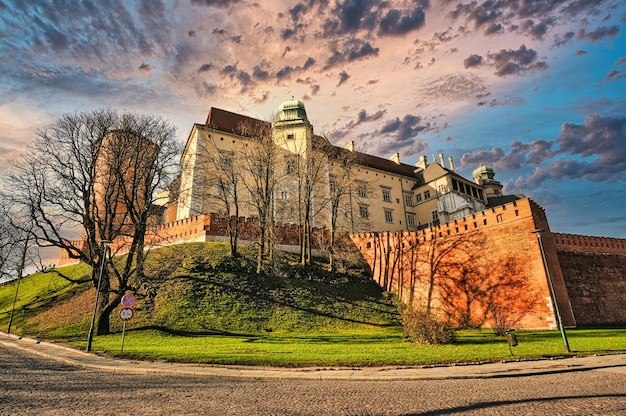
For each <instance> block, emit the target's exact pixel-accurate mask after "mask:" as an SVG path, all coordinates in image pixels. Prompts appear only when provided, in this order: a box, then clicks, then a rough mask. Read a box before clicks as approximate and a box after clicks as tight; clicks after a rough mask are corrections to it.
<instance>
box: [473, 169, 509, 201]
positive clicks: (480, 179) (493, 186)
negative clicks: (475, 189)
mask: <svg viewBox="0 0 626 416" xmlns="http://www.w3.org/2000/svg"><path fill="white" fill-rule="evenodd" d="M472 176H473V177H474V181H475V182H476V183H477V184H479V185H481V186H482V187H483V188H485V196H486V197H487V198H492V197H498V196H502V184H501V183H500V182H499V181H497V180H495V179H494V177H495V176H496V173H495V171H494V170H493V168H492V167H491V166H485V165H483V163H482V162H480V166H479V167H478V168H477V169H475V170H474V172H472Z"/></svg>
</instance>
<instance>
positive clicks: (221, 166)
mask: <svg viewBox="0 0 626 416" xmlns="http://www.w3.org/2000/svg"><path fill="white" fill-rule="evenodd" d="M198 146H199V148H200V149H199V157H198V159H199V162H197V163H196V165H195V166H194V168H195V169H201V170H202V172H203V178H202V180H203V181H204V184H203V185H204V188H205V190H208V191H205V192H204V193H203V196H204V198H206V199H207V200H208V201H207V206H208V207H209V208H208V211H211V212H212V209H211V207H215V208H217V211H218V213H220V214H222V215H223V216H224V217H226V224H227V228H228V237H229V244H230V255H231V256H232V257H237V255H238V252H237V244H238V241H239V210H240V206H241V202H242V198H241V196H240V191H241V189H240V187H241V182H242V181H241V168H242V162H241V159H240V158H239V157H236V156H235V152H236V149H231V150H226V149H222V148H221V147H220V146H219V145H218V143H217V142H216V141H215V139H214V138H213V137H212V135H209V138H208V139H207V140H204V141H202V142H200V143H198ZM233 218H234V219H233Z"/></svg>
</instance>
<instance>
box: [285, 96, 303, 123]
mask: <svg viewBox="0 0 626 416" xmlns="http://www.w3.org/2000/svg"><path fill="white" fill-rule="evenodd" d="M278 119H279V120H280V121H296V120H301V121H307V122H308V121H309V120H308V119H307V116H306V109H305V108H304V103H303V102H302V101H300V100H296V99H294V98H293V97H291V100H289V101H285V102H284V103H282V104H281V105H280V107H278Z"/></svg>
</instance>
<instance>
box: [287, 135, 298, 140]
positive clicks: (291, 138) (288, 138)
mask: <svg viewBox="0 0 626 416" xmlns="http://www.w3.org/2000/svg"><path fill="white" fill-rule="evenodd" d="M295 138H296V136H294V135H293V134H288V135H287V140H294V139H295Z"/></svg>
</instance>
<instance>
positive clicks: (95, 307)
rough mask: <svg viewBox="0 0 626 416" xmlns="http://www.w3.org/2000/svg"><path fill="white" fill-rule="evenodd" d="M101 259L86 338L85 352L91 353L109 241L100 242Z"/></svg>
mask: <svg viewBox="0 0 626 416" xmlns="http://www.w3.org/2000/svg"><path fill="white" fill-rule="evenodd" d="M100 242H101V243H102V259H100V273H99V274H98V285H97V287H96V302H95V303H94V305H93V315H92V316H91V326H90V327H89V336H88V337H87V352H89V351H91V341H92V340H93V329H94V325H95V323H96V312H97V310H98V300H99V299H100V284H101V283H102V274H103V273H104V263H106V256H107V249H108V248H109V244H111V241H109V240H102V241H100Z"/></svg>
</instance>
